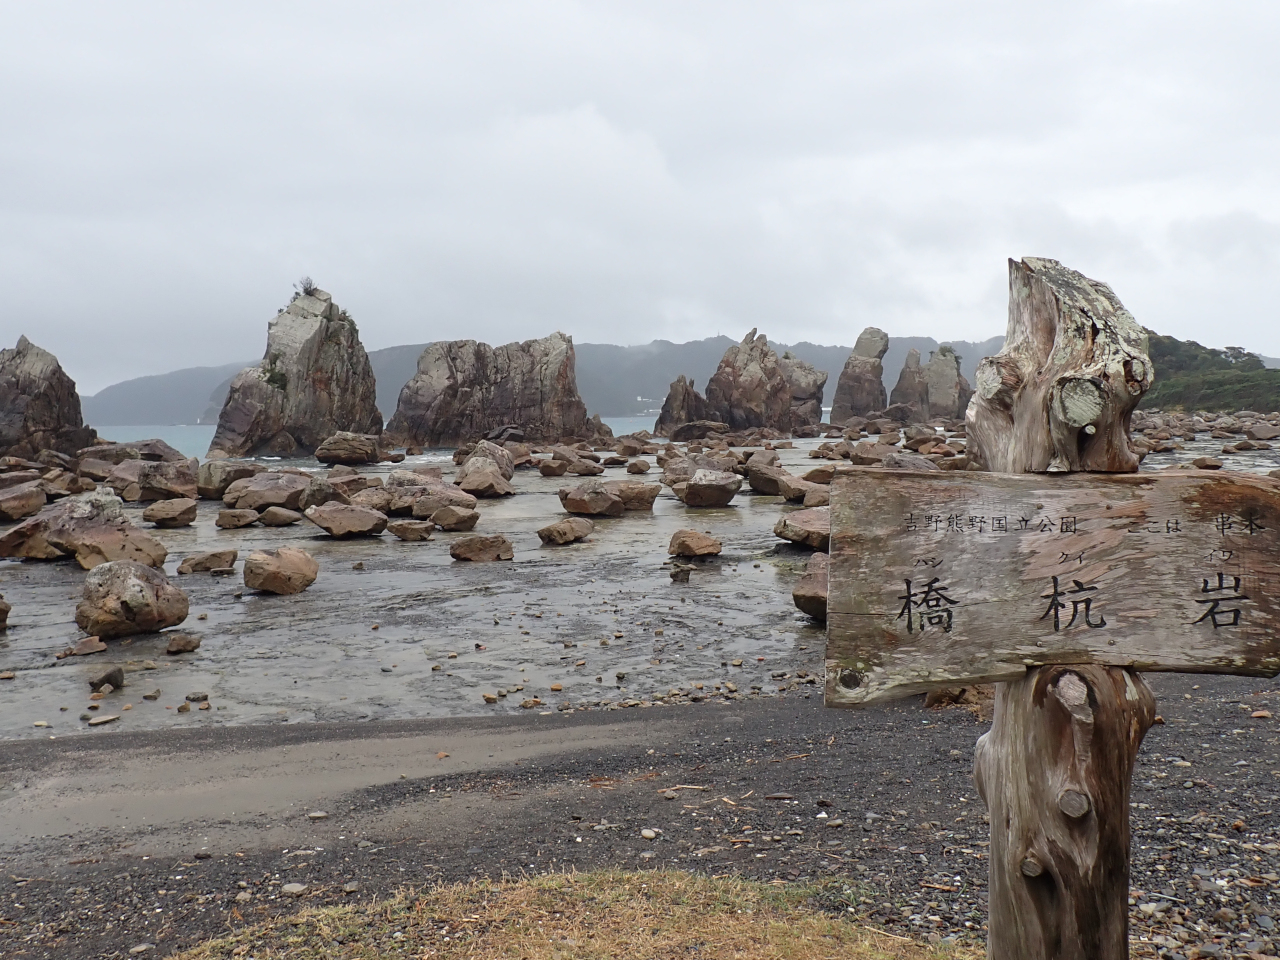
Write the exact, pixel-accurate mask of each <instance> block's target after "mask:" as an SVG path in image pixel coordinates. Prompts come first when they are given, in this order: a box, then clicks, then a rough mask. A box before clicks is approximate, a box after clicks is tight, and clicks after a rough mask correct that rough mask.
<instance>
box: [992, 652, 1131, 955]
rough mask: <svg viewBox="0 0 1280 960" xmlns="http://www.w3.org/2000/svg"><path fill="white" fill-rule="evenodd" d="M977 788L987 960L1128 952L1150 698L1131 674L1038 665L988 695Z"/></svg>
mask: <svg viewBox="0 0 1280 960" xmlns="http://www.w3.org/2000/svg"><path fill="white" fill-rule="evenodd" d="M995 711H996V712H995V718H994V722H993V724H992V728H991V730H990V731H989V732H988V733H986V734H984V735H983V736H982V738H981V739H979V741H978V747H977V751H976V753H975V758H974V780H975V782H976V784H977V787H978V793H979V794H980V795H981V797H982V800H983V802H984V803H985V804H986V806H987V812H988V814H989V816H990V820H991V849H990V853H991V871H990V873H991V882H990V890H989V892H990V903H991V913H990V917H989V920H988V924H987V928H988V935H987V951H988V956H989V957H992V958H993V960H1121V958H1124V957H1127V956H1128V955H1129V952H1128V923H1129V784H1130V778H1131V776H1132V773H1133V764H1134V760H1135V759H1136V757H1137V755H1138V748H1139V747H1140V746H1141V744H1142V738H1143V736H1144V735H1145V734H1146V732H1147V729H1148V728H1149V727H1150V726H1151V723H1152V721H1153V719H1154V717H1155V697H1154V696H1152V694H1151V691H1150V689H1149V688H1148V687H1147V685H1146V684H1145V683H1144V682H1143V680H1142V677H1141V676H1140V675H1139V674H1137V673H1136V672H1134V671H1130V670H1124V669H1117V668H1114V667H1112V668H1108V667H1100V666H1058V667H1043V668H1039V669H1036V670H1032V671H1030V672H1029V673H1028V674H1027V675H1026V676H1025V677H1024V678H1023V679H1021V680H1017V681H1014V682H1011V683H1002V684H1000V685H999V686H998V687H997V688H996V704H995Z"/></svg>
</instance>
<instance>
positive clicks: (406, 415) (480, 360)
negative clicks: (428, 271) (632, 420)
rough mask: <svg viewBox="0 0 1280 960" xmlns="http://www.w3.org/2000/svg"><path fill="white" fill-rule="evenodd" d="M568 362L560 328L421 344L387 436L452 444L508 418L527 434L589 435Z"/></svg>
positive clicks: (535, 438) (551, 437) (543, 437)
mask: <svg viewBox="0 0 1280 960" xmlns="http://www.w3.org/2000/svg"><path fill="white" fill-rule="evenodd" d="M574 367H575V355H574V351H573V340H572V338H570V337H567V336H565V335H564V334H562V333H553V334H551V335H550V336H548V337H543V338H542V339H541V340H526V341H524V342H523V343H508V344H505V345H503V346H500V347H491V346H489V345H488V344H487V343H477V342H476V341H475V340H453V341H442V342H438V343H432V344H428V345H427V347H426V349H425V350H423V351H422V355H421V356H420V357H419V358H418V369H417V372H416V373H415V374H414V376H413V378H412V379H411V380H410V381H409V382H408V383H406V384H405V385H404V389H402V390H401V391H400V401H399V404H398V405H397V407H396V412H395V416H393V417H392V418H391V421H390V422H389V423H388V424H387V436H388V438H389V439H390V440H391V442H394V443H396V444H398V445H403V446H411V445H412V446H420V447H442V446H458V445H459V444H462V443H465V442H466V441H468V440H470V439H472V438H473V437H478V436H480V437H482V436H485V435H486V434H488V433H490V432H491V431H493V430H495V428H501V427H505V426H507V425H512V424H514V425H518V426H519V428H520V429H521V430H522V431H523V437H522V438H521V439H523V440H527V441H530V442H547V441H557V440H559V439H560V438H561V437H568V436H583V437H585V436H589V435H590V434H591V432H592V431H591V429H590V427H589V426H588V422H587V408H586V405H585V404H584V403H583V402H582V398H581V397H580V396H579V395H578V381H577V375H576V373H575V369H574ZM507 479H510V477H508V478H507Z"/></svg>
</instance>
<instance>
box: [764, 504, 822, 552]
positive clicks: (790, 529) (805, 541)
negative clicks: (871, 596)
mask: <svg viewBox="0 0 1280 960" xmlns="http://www.w3.org/2000/svg"><path fill="white" fill-rule="evenodd" d="M773 533H774V535H775V536H778V537H781V538H782V539H783V540H790V541H791V542H792V543H794V544H798V545H799V546H802V547H808V548H809V549H810V550H821V551H822V552H824V553H825V552H827V550H829V549H830V546H831V508H830V507H813V508H812V509H808V510H796V511H794V512H792V513H784V514H783V515H782V516H781V517H779V518H778V522H777V523H775V524H774V525H773Z"/></svg>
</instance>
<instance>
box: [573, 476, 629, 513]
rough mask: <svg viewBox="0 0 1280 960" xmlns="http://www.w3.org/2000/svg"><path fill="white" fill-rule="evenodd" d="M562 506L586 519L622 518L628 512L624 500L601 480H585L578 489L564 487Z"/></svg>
mask: <svg viewBox="0 0 1280 960" xmlns="http://www.w3.org/2000/svg"><path fill="white" fill-rule="evenodd" d="M559 493H560V505H561V506H562V507H564V509H565V510H566V511H567V512H568V513H573V514H577V515H579V516H586V517H620V516H622V514H623V513H624V512H625V511H626V506H625V505H624V504H623V502H622V498H621V497H620V496H618V495H617V494H616V493H613V492H612V491H611V490H609V489H608V487H606V486H605V485H604V482H603V481H601V480H584V481H582V482H581V483H580V484H578V485H577V486H576V487H562V488H561V489H560V491H559Z"/></svg>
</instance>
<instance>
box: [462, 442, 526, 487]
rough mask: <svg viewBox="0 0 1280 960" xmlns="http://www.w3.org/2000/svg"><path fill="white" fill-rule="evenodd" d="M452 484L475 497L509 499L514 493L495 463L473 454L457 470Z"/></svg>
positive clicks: (508, 481) (509, 482)
mask: <svg viewBox="0 0 1280 960" xmlns="http://www.w3.org/2000/svg"><path fill="white" fill-rule="evenodd" d="M481 442H484V441H481ZM504 452H505V451H504ZM454 482H455V483H456V484H457V485H458V488H459V489H460V490H464V491H466V492H467V493H469V494H471V495H472V496H476V497H485V498H489V497H509V496H511V495H512V494H514V493H515V492H516V488H515V487H513V486H512V485H511V481H510V480H509V479H507V478H506V477H504V476H503V475H502V468H501V467H500V466H499V465H498V464H497V463H495V462H494V461H492V460H490V459H488V458H486V457H478V456H476V455H475V454H472V455H471V457H470V458H469V459H468V460H467V461H466V462H465V463H463V465H462V466H461V467H459V468H458V474H457V476H456V477H455V478H454Z"/></svg>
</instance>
